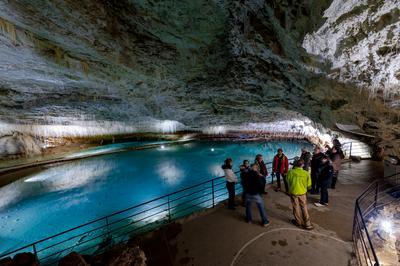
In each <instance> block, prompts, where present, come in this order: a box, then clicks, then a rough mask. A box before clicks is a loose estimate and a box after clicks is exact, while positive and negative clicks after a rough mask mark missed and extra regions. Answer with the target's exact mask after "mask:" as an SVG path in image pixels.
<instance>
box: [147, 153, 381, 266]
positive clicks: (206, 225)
mask: <svg viewBox="0 0 400 266" xmlns="http://www.w3.org/2000/svg"><path fill="white" fill-rule="evenodd" d="M380 176H383V164H382V162H373V161H367V160H366V161H361V162H360V163H355V162H349V163H345V164H343V167H342V170H341V172H340V174H339V181H338V182H339V184H338V185H337V188H336V190H334V191H332V190H330V191H329V193H330V195H329V196H330V198H329V200H330V204H329V206H328V207H321V208H317V207H315V206H314V205H313V204H312V203H313V202H316V201H318V200H319V196H317V195H309V197H308V200H309V204H308V208H309V212H310V216H311V222H312V223H313V225H314V227H315V229H314V230H312V231H305V230H302V229H299V228H297V227H295V226H293V225H292V224H290V222H289V220H290V219H291V218H292V210H291V204H290V199H289V197H288V196H286V194H284V193H282V192H275V191H274V190H273V188H272V187H270V188H269V191H268V195H266V197H265V198H264V201H265V205H266V210H267V215H268V216H269V219H270V221H271V225H270V226H269V227H267V228H264V227H262V226H260V225H259V224H258V223H256V222H257V221H258V220H259V219H260V217H259V215H258V211H257V210H256V209H255V206H254V212H253V224H247V223H245V221H244V211H245V209H244V208H243V207H238V208H236V210H235V211H231V210H228V209H226V208H225V206H223V205H221V206H219V207H217V208H215V209H214V210H212V211H209V212H206V213H205V214H202V215H198V216H197V217H195V218H190V219H188V220H187V221H184V222H182V223H181V224H180V225H179V230H175V231H176V233H173V234H171V233H168V232H167V231H168V228H167V229H161V230H162V231H163V230H164V231H166V232H167V234H162V235H163V237H161V238H163V240H160V243H159V244H160V245H159V246H158V247H157V248H156V246H154V242H153V244H151V245H147V244H144V246H143V249H144V251H145V253H146V256H147V258H148V264H149V265H160V263H162V264H163V265H334V266H339V265H350V264H351V263H352V261H353V262H354V256H353V255H352V251H353V249H352V244H351V239H352V224H353V214H354V203H355V200H356V198H357V197H358V195H359V194H360V193H361V192H362V191H363V190H364V189H365V188H366V186H367V185H368V184H369V182H370V181H371V180H372V179H374V178H376V177H380ZM161 242H163V243H164V244H162V243H161ZM161 250H164V252H161ZM163 254H164V255H163ZM166 260H168V262H167V261H166Z"/></svg>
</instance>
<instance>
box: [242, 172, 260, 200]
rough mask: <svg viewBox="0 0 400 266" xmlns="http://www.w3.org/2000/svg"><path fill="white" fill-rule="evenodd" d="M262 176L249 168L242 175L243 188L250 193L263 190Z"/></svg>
mask: <svg viewBox="0 0 400 266" xmlns="http://www.w3.org/2000/svg"><path fill="white" fill-rule="evenodd" d="M262 179H263V177H262V176H261V175H260V174H259V173H258V172H256V171H254V170H250V171H248V172H247V173H245V174H244V176H243V188H244V190H245V191H246V193H248V194H250V195H257V194H260V193H262V192H263V191H264V184H263V181H262Z"/></svg>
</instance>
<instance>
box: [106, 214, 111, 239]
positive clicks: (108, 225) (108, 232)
mask: <svg viewBox="0 0 400 266" xmlns="http://www.w3.org/2000/svg"><path fill="white" fill-rule="evenodd" d="M106 226H107V235H108V237H110V224H109V222H108V216H106Z"/></svg>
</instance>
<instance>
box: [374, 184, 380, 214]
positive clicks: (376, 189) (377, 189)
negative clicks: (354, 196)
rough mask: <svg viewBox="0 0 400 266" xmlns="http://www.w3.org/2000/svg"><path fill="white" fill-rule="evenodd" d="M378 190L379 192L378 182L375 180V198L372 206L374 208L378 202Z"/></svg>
mask: <svg viewBox="0 0 400 266" xmlns="http://www.w3.org/2000/svg"><path fill="white" fill-rule="evenodd" d="M378 192H379V182H376V187H375V198H374V208H376V205H377V203H378Z"/></svg>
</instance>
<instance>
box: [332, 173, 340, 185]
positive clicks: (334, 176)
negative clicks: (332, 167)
mask: <svg viewBox="0 0 400 266" xmlns="http://www.w3.org/2000/svg"><path fill="white" fill-rule="evenodd" d="M338 175H339V171H333V174H332V183H331V188H333V189H335V187H336V182H337V179H338Z"/></svg>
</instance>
